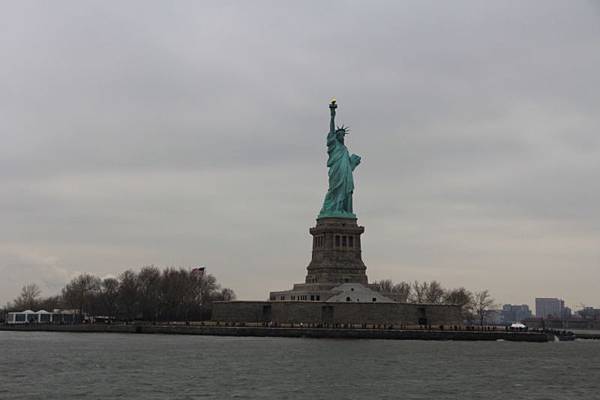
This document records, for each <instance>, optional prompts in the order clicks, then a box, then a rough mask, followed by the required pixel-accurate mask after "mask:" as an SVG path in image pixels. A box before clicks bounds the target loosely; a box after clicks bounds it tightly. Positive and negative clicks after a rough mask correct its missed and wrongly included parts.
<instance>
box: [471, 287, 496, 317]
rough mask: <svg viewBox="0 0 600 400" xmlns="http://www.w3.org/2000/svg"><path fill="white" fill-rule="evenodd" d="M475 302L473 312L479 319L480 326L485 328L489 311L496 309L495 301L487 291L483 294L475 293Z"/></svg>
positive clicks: (483, 291)
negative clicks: (484, 324)
mask: <svg viewBox="0 0 600 400" xmlns="http://www.w3.org/2000/svg"><path fill="white" fill-rule="evenodd" d="M473 300H474V301H473V310H474V312H475V314H476V315H477V317H478V318H479V325H481V326H483V323H484V322H485V317H486V315H487V314H488V311H489V310H490V309H491V308H493V307H494V299H493V298H492V297H491V296H490V293H489V291H488V290H487V289H486V290H482V291H481V292H475V296H474V298H473Z"/></svg>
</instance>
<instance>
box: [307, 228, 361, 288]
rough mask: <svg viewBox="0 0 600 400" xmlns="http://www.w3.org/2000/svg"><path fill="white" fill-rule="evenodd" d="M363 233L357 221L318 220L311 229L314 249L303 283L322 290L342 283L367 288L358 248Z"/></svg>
mask: <svg viewBox="0 0 600 400" xmlns="http://www.w3.org/2000/svg"><path fill="white" fill-rule="evenodd" d="M364 231H365V228H364V227H362V226H358V224H357V223H356V218H319V219H318V220H317V225H316V226H315V227H314V228H311V229H310V234H311V235H312V236H313V250H312V260H311V261H310V264H309V265H308V267H307V270H308V274H307V275H306V281H305V282H306V284H307V285H311V286H313V285H314V286H320V287H322V288H323V289H325V288H326V287H333V286H337V285H339V284H342V283H361V284H363V285H366V284H367V275H366V272H365V271H366V269H367V267H366V266H365V264H364V263H363V261H362V257H361V248H360V235H362V233H363V232H364Z"/></svg>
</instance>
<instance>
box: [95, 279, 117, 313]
mask: <svg viewBox="0 0 600 400" xmlns="http://www.w3.org/2000/svg"><path fill="white" fill-rule="evenodd" d="M99 300H100V307H99V309H100V310H101V314H102V315H105V316H109V317H116V315H117V312H118V301H119V281H118V280H117V279H115V278H104V279H103V280H102V283H101V284H100V296H99Z"/></svg>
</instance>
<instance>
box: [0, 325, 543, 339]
mask: <svg viewBox="0 0 600 400" xmlns="http://www.w3.org/2000/svg"><path fill="white" fill-rule="evenodd" d="M0 331H17V332H76V333H149V334H171V335H210V336H252V337H295V338H300V337H304V338H330V339H393V340H461V341H478V340H487V341H490V340H491V341H493V340H506V341H512V342H548V341H553V340H554V336H553V335H548V334H545V333H538V332H506V331H450V330H400V329H356V328H306V327H304V328H303V327H295V328H273V327H260V326H257V327H251V326H244V327H239V326H237V327H233V326H215V325H212V326H202V325H190V326H186V325H146V324H129V325H124V324H123V325H121V324H114V325H112V324H91V325H88V324H84V325H37V324H32V325H0Z"/></svg>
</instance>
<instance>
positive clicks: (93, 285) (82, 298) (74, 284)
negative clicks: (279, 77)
mask: <svg viewBox="0 0 600 400" xmlns="http://www.w3.org/2000/svg"><path fill="white" fill-rule="evenodd" d="M99 290H100V278H98V277H97V276H94V275H90V274H81V275H79V276H78V277H76V278H74V279H73V280H71V282H69V283H68V284H67V286H65V287H64V288H63V290H62V297H63V299H64V301H65V303H66V304H68V305H69V306H71V307H73V308H76V309H78V310H79V312H80V313H81V315H83V314H84V313H85V312H91V311H92V310H91V307H92V304H94V302H95V297H96V296H97V294H98V292H99Z"/></svg>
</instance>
